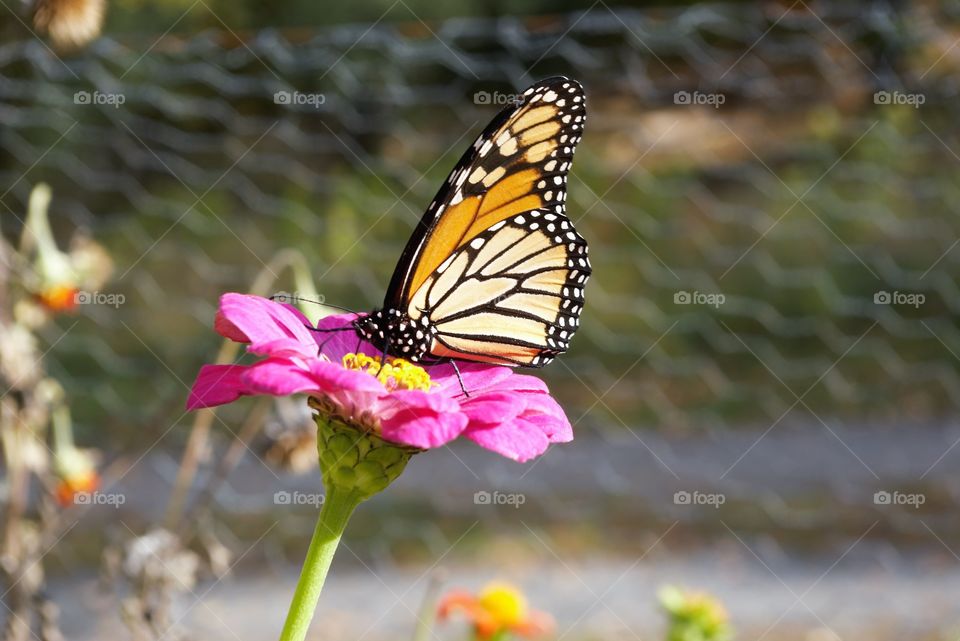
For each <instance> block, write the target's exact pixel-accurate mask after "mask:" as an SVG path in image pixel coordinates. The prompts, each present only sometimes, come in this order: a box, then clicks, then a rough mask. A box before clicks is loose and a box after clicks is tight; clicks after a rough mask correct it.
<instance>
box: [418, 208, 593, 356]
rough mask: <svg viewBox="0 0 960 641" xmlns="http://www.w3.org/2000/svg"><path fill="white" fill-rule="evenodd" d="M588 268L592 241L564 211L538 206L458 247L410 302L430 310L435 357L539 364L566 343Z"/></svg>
mask: <svg viewBox="0 0 960 641" xmlns="http://www.w3.org/2000/svg"><path fill="white" fill-rule="evenodd" d="M590 271H591V270H590V260H589V258H588V257H587V242H586V241H585V240H584V239H583V237H582V236H580V234H578V233H577V231H576V230H575V229H574V228H573V224H572V223H571V222H570V221H569V219H568V218H567V217H566V215H564V214H563V213H559V212H556V211H552V210H547V209H535V210H533V211H529V212H524V213H522V214H518V215H516V216H513V217H512V218H509V219H507V220H502V221H500V222H498V223H495V224H494V225H493V226H492V227H491V228H489V229H487V230H485V231H483V232H481V233H480V234H478V235H477V236H475V237H474V238H473V239H472V240H471V241H470V242H469V243H468V244H467V245H465V246H463V247H461V248H459V249H458V250H456V251H455V252H454V253H453V254H452V255H451V256H450V258H449V259H448V260H447V261H445V262H444V264H443V265H441V267H440V268H439V269H438V270H437V271H436V272H434V273H433V274H431V275H430V276H429V277H428V278H427V280H426V281H425V282H424V284H423V285H421V287H420V288H419V289H418V290H417V292H416V294H415V295H414V297H413V299H412V301H411V308H413V309H414V310H426V313H427V314H428V317H429V321H430V325H431V326H432V327H433V328H434V344H433V347H432V350H431V354H430V355H431V356H433V357H436V358H460V359H465V360H473V361H481V362H487V363H497V364H502V365H522V366H528V367H542V366H543V365H546V364H547V363H549V362H550V361H551V360H552V359H553V357H554V356H555V355H557V354H560V353H562V352H564V351H566V350H567V348H568V347H569V345H570V339H571V338H572V336H573V333H574V332H575V331H576V330H577V327H578V326H579V323H580V312H581V311H582V309H583V288H584V285H585V284H586V282H587V278H588V277H589V276H590Z"/></svg>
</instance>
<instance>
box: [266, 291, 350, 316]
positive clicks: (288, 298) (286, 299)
mask: <svg viewBox="0 0 960 641" xmlns="http://www.w3.org/2000/svg"><path fill="white" fill-rule="evenodd" d="M270 300H272V301H274V302H277V303H287V304H288V305H294V304H296V303H310V304H311V305H320V306H321V307H332V308H333V309H339V310H340V311H341V312H347V313H349V314H356V313H357V312H356V311H355V310H352V309H350V308H349V307H343V306H341V305H334V304H333V303H328V302H326V301H323V300H310V299H309V298H304V297H302V296H297V295H295V294H273V295H272V296H270Z"/></svg>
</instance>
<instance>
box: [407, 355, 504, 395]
mask: <svg viewBox="0 0 960 641" xmlns="http://www.w3.org/2000/svg"><path fill="white" fill-rule="evenodd" d="M457 367H458V368H459V369H460V378H461V379H462V380H463V387H464V388H465V389H466V390H467V392H468V393H469V394H471V395H474V394H476V393H479V392H482V391H485V390H488V389H493V388H494V387H495V386H496V385H498V384H500V383H505V382H507V381H510V380H511V379H513V378H516V374H514V373H513V370H512V369H510V368H509V367H503V366H501V365H488V364H486V363H469V362H467V361H457ZM426 369H427V372H428V373H429V374H430V378H431V380H433V381H434V382H435V383H438V385H439V387H440V388H441V389H442V390H443V391H444V392H445V393H447V394H451V395H454V396H456V395H459V394H463V389H461V388H460V381H459V380H457V373H456V371H455V370H454V369H453V365H451V364H449V363H443V364H441V365H427V366H426ZM506 385H507V386H508V387H510V385H509V383H506Z"/></svg>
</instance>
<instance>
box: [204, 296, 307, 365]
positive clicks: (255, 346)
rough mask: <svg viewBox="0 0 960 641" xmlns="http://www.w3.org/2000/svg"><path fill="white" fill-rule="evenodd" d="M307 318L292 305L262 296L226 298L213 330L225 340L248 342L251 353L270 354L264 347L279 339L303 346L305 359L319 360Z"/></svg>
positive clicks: (221, 301) (288, 343)
mask: <svg viewBox="0 0 960 641" xmlns="http://www.w3.org/2000/svg"><path fill="white" fill-rule="evenodd" d="M308 326H312V325H311V323H310V321H309V320H307V318H306V316H304V315H303V314H301V313H300V312H299V311H297V310H296V309H295V308H293V307H291V306H289V305H281V304H280V303H275V302H273V301H271V300H267V299H266V298H260V297H259V296H248V295H245V294H224V295H223V296H221V297H220V310H219V311H218V312H217V319H216V321H215V322H214V327H215V328H216V330H217V331H218V332H219V333H220V334H221V335H223V336H225V337H227V338H230V339H232V340H236V341H238V342H249V343H250V347H249V349H250V351H252V352H255V353H259V354H267V353H268V352H266V351H265V346H269V345H271V344H274V342H275V341H277V340H278V339H280V340H284V341H287V342H285V343H284V344H285V345H287V346H295V345H300V348H299V351H300V353H302V354H303V355H305V356H316V352H317V347H316V346H317V341H316V340H315V339H314V336H313V332H311V331H310V330H309V329H307V327H308Z"/></svg>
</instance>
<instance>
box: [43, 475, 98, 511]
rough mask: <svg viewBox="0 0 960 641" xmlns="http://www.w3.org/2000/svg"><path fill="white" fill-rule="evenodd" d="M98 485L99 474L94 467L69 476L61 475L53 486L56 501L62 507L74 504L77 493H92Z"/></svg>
mask: <svg viewBox="0 0 960 641" xmlns="http://www.w3.org/2000/svg"><path fill="white" fill-rule="evenodd" d="M98 487H100V475H99V474H97V471H96V470H95V469H90V470H85V471H82V472H78V473H76V474H73V475H71V476H67V477H62V478H61V479H60V480H59V481H58V482H57V486H56V488H54V496H56V499H57V503H59V504H60V505H61V506H63V507H69V506H71V505H73V504H74V502H75V500H76V496H77V495H78V494H84V493H87V494H89V493H92V492H95V491H96V489H97V488H98Z"/></svg>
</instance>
